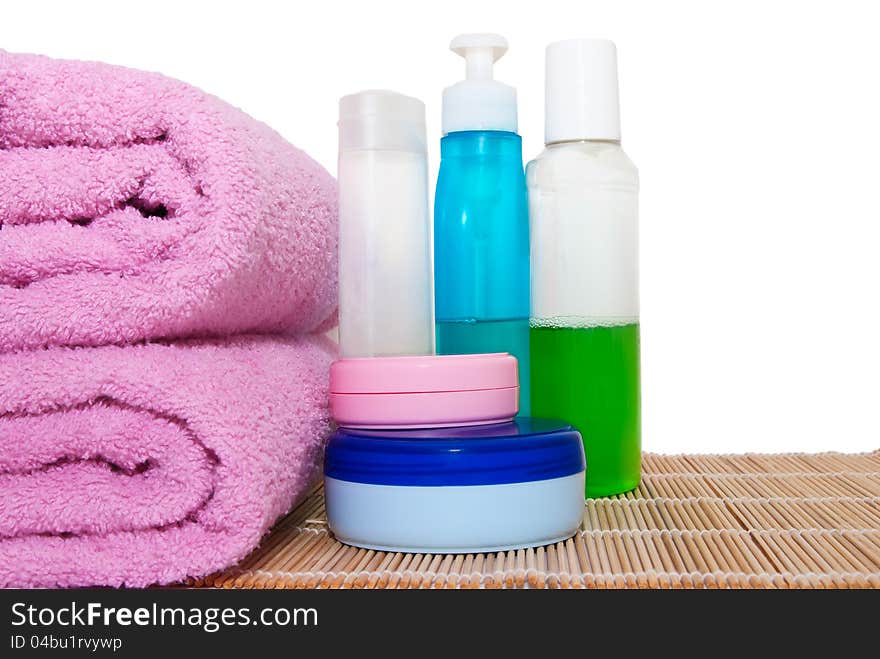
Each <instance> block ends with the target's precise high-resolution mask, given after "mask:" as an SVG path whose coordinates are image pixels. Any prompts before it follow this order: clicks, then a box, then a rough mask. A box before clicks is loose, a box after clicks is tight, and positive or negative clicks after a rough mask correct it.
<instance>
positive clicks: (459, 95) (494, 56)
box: [443, 34, 516, 135]
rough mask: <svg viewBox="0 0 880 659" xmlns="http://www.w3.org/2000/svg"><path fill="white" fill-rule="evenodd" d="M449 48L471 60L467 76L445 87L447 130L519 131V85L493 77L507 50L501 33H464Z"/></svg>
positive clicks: (466, 60) (444, 119) (447, 132)
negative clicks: (510, 84) (495, 66)
mask: <svg viewBox="0 0 880 659" xmlns="http://www.w3.org/2000/svg"><path fill="white" fill-rule="evenodd" d="M449 49H450V50H451V51H452V52H454V53H456V54H458V55H461V56H462V57H464V59H465V62H467V74H466V79H465V80H462V81H461V82H458V83H456V84H454V85H452V86H451V87H447V88H446V89H444V90H443V134H444V135H447V134H449V133H455V132H457V131H461V130H504V131H509V132H512V133H515V132H516V89H514V88H513V87H510V86H508V85H505V84H504V83H503V82H498V81H497V80H493V79H492V65H493V64H494V63H495V62H496V61H497V60H498V59H499V58H500V57H501V56H502V55H503V54H504V53H506V52H507V39H505V38H504V37H502V36H501V35H500V34H462V35H459V36H457V37H455V39H453V40H452V43H451V44H449Z"/></svg>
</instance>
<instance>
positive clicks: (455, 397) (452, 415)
mask: <svg viewBox="0 0 880 659" xmlns="http://www.w3.org/2000/svg"><path fill="white" fill-rule="evenodd" d="M518 406H519V381H518V375H517V364H516V358H515V357H513V356H512V355H509V354H507V353H491V354H482V355H431V356H423V357H369V358H360V359H341V360H339V361H337V362H334V363H333V365H332V366H331V367H330V414H331V416H332V417H333V419H334V420H335V421H336V423H338V424H339V425H340V426H344V427H349V428H431V427H444V426H465V425H478V424H486V423H501V422H503V421H509V420H510V419H512V418H513V417H514V416H516V412H517V409H518Z"/></svg>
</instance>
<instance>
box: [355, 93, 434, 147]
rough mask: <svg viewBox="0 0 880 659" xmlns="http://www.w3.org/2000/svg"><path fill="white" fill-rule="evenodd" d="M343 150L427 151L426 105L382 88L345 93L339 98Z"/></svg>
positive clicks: (415, 99)
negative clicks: (346, 94) (347, 94)
mask: <svg viewBox="0 0 880 659" xmlns="http://www.w3.org/2000/svg"><path fill="white" fill-rule="evenodd" d="M339 150H340V151H363V150H381V151H412V152H414V153H427V150H428V146H427V138H426V130H425V104H424V103H422V102H421V101H420V100H419V99H417V98H412V97H411V96H404V95H403V94H398V93H397V92H391V91H386V90H382V89H379V90H376V89H371V90H368V91H363V92H359V93H357V94H350V95H349V96H343V97H342V98H341V99H339Z"/></svg>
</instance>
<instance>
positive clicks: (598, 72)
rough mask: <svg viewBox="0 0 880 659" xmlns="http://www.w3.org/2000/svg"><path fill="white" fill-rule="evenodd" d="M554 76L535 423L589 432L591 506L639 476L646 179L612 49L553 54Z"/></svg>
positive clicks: (579, 47) (540, 253)
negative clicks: (632, 148) (627, 143)
mask: <svg viewBox="0 0 880 659" xmlns="http://www.w3.org/2000/svg"><path fill="white" fill-rule="evenodd" d="M546 67H547V68H546V76H547V78H546V98H545V104H546V107H545V112H546V119H545V122H546V123H545V143H546V145H547V146H546V149H545V150H544V152H543V153H541V155H539V156H538V157H537V158H536V159H535V160H533V161H532V162H531V163H529V165H528V167H527V170H526V180H527V186H528V195H529V219H530V241H531V314H530V329H529V341H530V348H531V384H532V386H531V395H532V414H533V415H535V416H541V417H551V418H559V419H564V420H565V421H567V422H569V423H571V424H572V425H574V426H576V427H577V428H578V429H579V430H580V431H581V435H582V436H583V441H584V450H585V453H586V456H587V479H586V496H587V497H599V496H607V495H613V494H619V493H621V492H627V491H629V490H632V489H633V488H635V487H636V486H638V484H639V479H640V473H641V412H640V385H639V379H640V370H639V297H638V188H639V181H638V171H637V170H636V167H635V165H633V163H632V161H630V159H629V158H628V157H627V156H626V154H625V153H624V152H623V150H622V149H621V147H620V119H619V102H618V89H617V51H616V48H615V46H614V44H613V43H612V42H610V41H606V40H599V39H575V40H569V41H561V42H557V43H554V44H551V45H550V46H548V47H547V62H546Z"/></svg>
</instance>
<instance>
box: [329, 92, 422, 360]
mask: <svg viewBox="0 0 880 659" xmlns="http://www.w3.org/2000/svg"><path fill="white" fill-rule="evenodd" d="M338 178H339V346H340V353H341V356H342V357H343V358H347V357H396V356H402V355H430V354H433V351H434V346H433V343H434V325H433V317H432V306H433V301H432V290H431V286H432V275H431V255H430V227H429V224H428V222H429V215H428V166H427V145H426V131H425V105H424V103H422V102H421V101H419V100H418V99H415V98H410V97H409V96H404V95H402V94H397V93H395V92H390V91H364V92H360V93H358V94H352V95H350V96H345V97H343V98H342V99H340V101H339V174H338Z"/></svg>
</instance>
